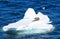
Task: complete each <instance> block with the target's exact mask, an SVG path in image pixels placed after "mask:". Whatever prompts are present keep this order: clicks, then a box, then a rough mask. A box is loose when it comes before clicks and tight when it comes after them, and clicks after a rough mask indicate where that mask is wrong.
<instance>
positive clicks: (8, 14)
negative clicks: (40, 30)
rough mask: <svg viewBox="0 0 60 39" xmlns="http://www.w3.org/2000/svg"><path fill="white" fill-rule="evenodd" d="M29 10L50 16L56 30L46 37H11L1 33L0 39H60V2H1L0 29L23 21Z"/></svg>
mask: <svg viewBox="0 0 60 39" xmlns="http://www.w3.org/2000/svg"><path fill="white" fill-rule="evenodd" d="M42 7H46V8H45V9H44V10H43V9H42ZM28 8H33V9H34V10H35V11H36V13H37V12H39V11H40V12H42V13H43V14H46V15H48V16H49V18H50V19H51V21H53V22H52V24H53V25H54V27H56V29H55V30H54V31H53V32H51V33H48V34H44V35H40V34H36V35H25V36H22V35H18V36H9V35H6V34H4V33H1V32H0V39H60V0H0V29H1V28H2V27H3V26H5V25H8V24H9V23H14V22H17V21H18V20H20V19H22V18H23V16H24V14H25V12H26V10H27V9H28Z"/></svg>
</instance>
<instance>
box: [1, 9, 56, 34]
mask: <svg viewBox="0 0 60 39" xmlns="http://www.w3.org/2000/svg"><path fill="white" fill-rule="evenodd" d="M50 23H51V21H50V19H49V17H48V16H47V15H44V14H42V13H41V12H38V14H36V12H35V11H34V9H32V8H28V9H27V11H26V12H25V15H24V17H23V19H21V20H19V21H17V22H15V23H10V24H8V25H6V26H4V27H3V28H2V29H3V31H4V32H6V33H10V34H12V33H14V32H16V33H15V34H25V35H29V34H37V33H39V34H45V33H48V32H52V31H53V30H54V29H55V27H54V26H53V25H52V24H50Z"/></svg>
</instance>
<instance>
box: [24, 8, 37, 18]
mask: <svg viewBox="0 0 60 39" xmlns="http://www.w3.org/2000/svg"><path fill="white" fill-rule="evenodd" d="M35 16H36V13H35V11H34V9H32V8H28V9H27V11H26V12H25V16H24V18H34V17H35Z"/></svg>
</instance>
